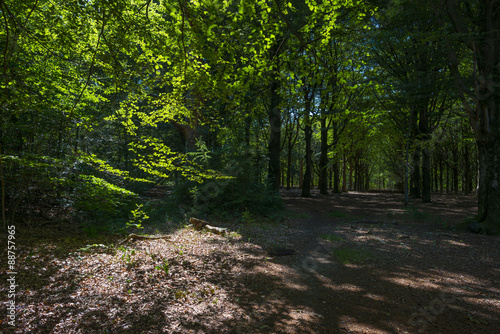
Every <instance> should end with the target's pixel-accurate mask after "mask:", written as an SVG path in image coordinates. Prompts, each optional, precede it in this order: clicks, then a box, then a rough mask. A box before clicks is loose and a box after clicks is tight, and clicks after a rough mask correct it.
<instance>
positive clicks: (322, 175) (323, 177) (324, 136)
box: [319, 116, 328, 195]
mask: <svg viewBox="0 0 500 334" xmlns="http://www.w3.org/2000/svg"><path fill="white" fill-rule="evenodd" d="M319 193H320V194H321V195H328V128H327V126H326V116H323V117H322V119H321V155H320V159H319Z"/></svg>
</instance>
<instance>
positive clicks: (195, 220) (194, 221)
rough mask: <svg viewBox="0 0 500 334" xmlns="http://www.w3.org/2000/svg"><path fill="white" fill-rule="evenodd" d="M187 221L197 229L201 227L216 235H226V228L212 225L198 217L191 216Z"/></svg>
mask: <svg viewBox="0 0 500 334" xmlns="http://www.w3.org/2000/svg"><path fill="white" fill-rule="evenodd" d="M189 222H190V223H191V224H192V225H193V227H194V229H195V230H198V231H200V230H202V229H203V230H206V231H208V232H212V233H215V234H218V235H226V233H227V228H223V227H217V226H212V225H210V224H208V222H207V221H204V220H201V219H198V218H191V219H189Z"/></svg>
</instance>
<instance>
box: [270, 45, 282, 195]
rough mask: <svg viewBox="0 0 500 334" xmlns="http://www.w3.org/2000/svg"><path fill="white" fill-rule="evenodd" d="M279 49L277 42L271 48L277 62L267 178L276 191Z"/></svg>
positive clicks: (278, 128)
mask: <svg viewBox="0 0 500 334" xmlns="http://www.w3.org/2000/svg"><path fill="white" fill-rule="evenodd" d="M278 50H279V45H278V44H277V43H276V44H275V46H273V48H272V49H271V50H270V56H271V60H272V62H275V66H274V67H273V70H272V71H271V83H270V86H269V89H270V95H271V96H270V99H271V105H270V109H269V125H270V126H271V135H270V137H269V146H268V152H269V169H268V174H267V178H268V181H269V187H270V188H271V190H274V191H279V189H280V153H281V113H280V106H279V105H280V101H281V97H280V95H279V90H280V86H281V83H280V81H279V60H278V55H279V53H278Z"/></svg>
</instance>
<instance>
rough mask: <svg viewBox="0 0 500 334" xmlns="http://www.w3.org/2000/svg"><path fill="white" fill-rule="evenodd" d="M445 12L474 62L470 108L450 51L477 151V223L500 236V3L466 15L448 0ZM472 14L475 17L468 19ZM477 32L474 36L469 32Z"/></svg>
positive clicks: (486, 0) (487, 1) (487, 2)
mask: <svg viewBox="0 0 500 334" xmlns="http://www.w3.org/2000/svg"><path fill="white" fill-rule="evenodd" d="M446 9H447V12H448V15H449V17H450V19H451V21H452V24H453V26H454V27H455V30H456V32H457V33H459V35H460V36H461V37H462V42H463V43H464V44H465V45H466V46H468V47H469V48H470V49H471V50H472V52H473V53H474V59H475V61H476V63H477V64H476V66H477V76H476V78H475V101H474V102H475V103H474V105H473V106H472V105H470V104H469V103H468V101H467V99H466V97H465V94H464V84H463V81H464V80H463V79H462V77H461V76H460V73H459V71H458V61H457V60H456V53H455V52H453V49H451V50H450V53H449V55H450V60H451V63H452V66H453V69H454V73H455V75H456V82H457V86H458V88H459V91H460V93H462V94H461V97H462V102H463V104H464V105H465V107H466V109H467V111H468V113H469V119H470V122H471V125H472V128H473V129H474V132H475V136H476V139H477V146H478V151H479V194H478V222H479V223H481V229H482V232H483V233H500V218H499V217H500V184H499V183H500V179H499V178H500V89H499V85H500V66H499V64H500V2H499V1H498V0H483V1H479V2H478V3H477V8H475V9H476V10H475V11H474V12H472V11H471V12H467V16H466V15H463V14H462V13H460V12H459V10H460V9H459V8H458V7H457V5H456V2H455V0H447V1H446ZM475 13H477V16H476V17H468V15H473V14H475ZM466 20H469V21H468V22H469V25H468V24H467V23H466V22H467V21H466ZM470 26H472V29H471V28H470ZM476 31H477V34H473V33H472V32H476Z"/></svg>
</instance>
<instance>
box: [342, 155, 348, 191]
mask: <svg viewBox="0 0 500 334" xmlns="http://www.w3.org/2000/svg"><path fill="white" fill-rule="evenodd" d="M342 155H343V159H342V192H344V193H345V192H347V159H346V156H345V151H344V152H343V153H342Z"/></svg>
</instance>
